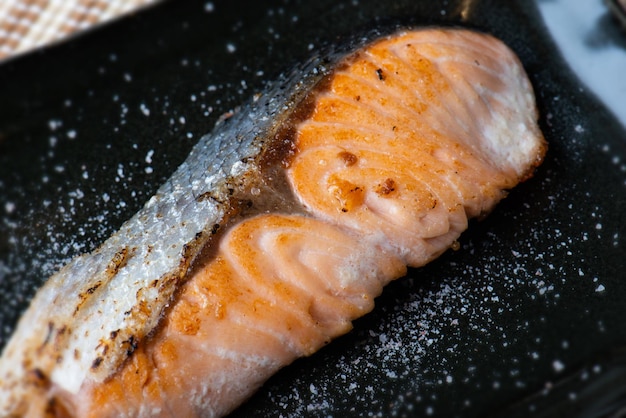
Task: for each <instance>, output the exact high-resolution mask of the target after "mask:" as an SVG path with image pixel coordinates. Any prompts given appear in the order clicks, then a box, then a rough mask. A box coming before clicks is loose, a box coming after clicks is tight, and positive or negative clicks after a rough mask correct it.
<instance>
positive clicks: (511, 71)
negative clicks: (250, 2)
mask: <svg viewBox="0 0 626 418" xmlns="http://www.w3.org/2000/svg"><path fill="white" fill-rule="evenodd" d="M537 120H538V114H537V110H536V106H535V98H534V94H533V90H532V87H531V84H530V82H529V80H528V78H527V76H526V74H525V72H524V69H523V67H522V65H521V63H520V62H519V60H518V59H517V57H516V56H515V54H514V53H513V52H512V51H511V50H510V49H509V48H508V47H506V46H505V45H504V44H503V43H502V42H500V41H499V40H497V39H495V38H494V37H492V36H489V35H486V34H481V33H478V32H475V31H470V30H465V29H459V28H448V29H438V28H421V29H415V30H413V29H412V30H400V31H397V32H394V33H392V34H390V35H386V36H381V37H378V38H376V39H373V40H371V39H370V40H369V41H365V40H363V41H362V42H361V44H360V45H358V46H357V47H354V49H353V50H352V51H341V52H340V51H339V50H337V51H335V52H330V53H328V54H327V55H325V56H323V57H319V58H317V59H313V60H311V61H310V62H309V63H307V64H306V65H303V66H302V67H300V68H298V69H297V71H293V72H291V73H290V74H288V75H286V76H284V77H282V78H281V79H280V80H278V82H277V83H275V84H274V85H272V86H270V87H268V88H267V90H266V91H264V92H263V93H260V94H257V95H255V96H254V97H253V98H252V99H251V100H250V101H249V102H248V103H246V104H245V105H243V106H242V107H241V109H239V110H238V111H237V112H236V113H235V114H234V115H233V116H232V117H230V118H228V119H225V120H223V121H221V122H220V123H218V125H217V126H216V128H215V129H214V131H213V132H212V133H210V134H208V135H206V136H204V137H203V138H202V139H201V140H200V142H199V143H198V144H197V145H196V146H195V148H194V149H193V150H192V152H191V154H190V155H189V157H188V159H187V160H186V161H185V162H184V163H183V164H182V165H181V166H180V167H179V168H178V170H177V171H176V172H175V173H174V174H173V176H172V177H171V178H170V179H169V180H168V181H167V182H166V183H165V184H164V185H163V186H162V187H161V188H160V189H159V190H158V192H157V193H156V195H155V196H154V197H152V198H151V199H150V200H149V201H148V202H147V203H146V205H145V206H144V207H143V208H142V209H141V210H140V211H139V212H138V213H137V214H136V215H135V216H133V217H132V218H131V219H130V220H128V221H127V222H126V223H125V224H124V225H123V226H122V228H121V229H120V230H119V231H118V232H117V233H115V234H114V235H113V236H111V237H110V238H109V239H108V240H107V241H106V242H105V243H104V244H102V246H101V247H99V248H98V249H97V250H95V251H94V252H93V253H91V254H85V255H82V256H80V257H78V258H76V259H75V260H73V261H72V262H71V263H69V264H68V265H67V266H65V267H64V268H62V269H61V270H60V271H59V272H58V273H56V274H55V275H53V276H52V277H51V278H50V279H49V280H48V281H47V283H46V284H45V285H44V286H43V287H42V289H40V291H39V292H38V293H37V295H36V296H35V298H34V299H33V301H32V303H31V306H30V308H29V309H28V310H27V312H26V313H25V314H24V315H23V317H22V319H21V320H20V322H19V324H18V327H17V329H16V331H15V333H14V335H13V337H12V339H11V340H10V342H9V343H8V345H7V346H6V347H5V350H4V352H3V354H2V358H1V360H0V414H1V415H2V416H33V417H38V416H46V415H47V416H59V417H61V416H62V417H66V416H67V417H135V416H141V417H148V416H166V417H175V416H177V417H180V416H184V417H211V416H221V415H224V414H227V413H228V412H230V411H232V410H233V409H234V408H235V407H237V406H238V405H239V404H240V403H241V402H243V401H244V400H245V399H247V398H248V397H249V396H250V395H251V394H252V393H253V392H254V391H255V390H256V389H257V388H258V387H259V386H260V385H262V384H263V382H264V381H265V380H266V379H267V378H269V377H270V376H271V375H272V374H273V373H275V372H276V371H277V370H278V369H280V368H281V367H284V366H285V365H287V364H289V363H291V362H292V361H293V360H295V359H296V358H298V357H301V356H307V355H310V354H312V353H314V352H315V351H316V350H318V349H319V348H320V347H322V346H323V345H325V344H327V343H328V342H329V341H331V340H332V339H333V338H335V337H337V336H339V335H342V334H344V333H346V332H348V331H349V330H350V329H351V326H352V325H351V324H352V321H353V320H354V319H356V318H358V317H360V316H362V315H364V314H366V313H367V312H369V311H370V310H371V309H372V308H373V305H374V299H375V297H376V296H378V295H379V294H380V293H381V291H382V288H383V286H384V285H385V284H387V283H388V282H389V281H391V280H394V279H396V278H399V277H402V276H403V275H404V274H405V273H406V269H407V266H411V267H417V266H422V265H424V264H426V263H428V262H429V261H431V260H433V259H434V258H436V257H437V256H439V255H440V254H442V253H443V252H444V251H446V250H447V249H448V248H450V247H451V246H454V245H455V243H456V240H457V239H458V237H459V235H460V234H461V233H462V232H463V231H464V230H465V229H466V228H467V226H468V219H470V218H473V217H482V216H485V215H486V214H487V213H489V212H490V211H491V210H492V209H493V208H494V206H495V205H496V204H497V203H498V202H499V201H500V200H501V199H502V198H504V197H505V196H506V193H507V190H509V189H511V188H512V187H514V186H515V185H516V184H518V183H519V182H520V181H523V180H525V179H527V178H529V177H530V176H531V175H532V174H533V172H534V169H535V168H536V167H537V166H538V165H539V164H540V163H541V161H542V159H543V156H544V153H545V151H546V144H545V141H544V139H543V136H542V134H541V132H540V129H539V127H538V125H537Z"/></svg>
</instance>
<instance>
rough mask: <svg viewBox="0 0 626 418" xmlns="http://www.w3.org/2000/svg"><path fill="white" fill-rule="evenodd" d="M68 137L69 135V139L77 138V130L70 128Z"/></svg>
mask: <svg viewBox="0 0 626 418" xmlns="http://www.w3.org/2000/svg"><path fill="white" fill-rule="evenodd" d="M67 137H68V138H69V139H74V138H76V131H75V130H74V129H72V130H70V131H67Z"/></svg>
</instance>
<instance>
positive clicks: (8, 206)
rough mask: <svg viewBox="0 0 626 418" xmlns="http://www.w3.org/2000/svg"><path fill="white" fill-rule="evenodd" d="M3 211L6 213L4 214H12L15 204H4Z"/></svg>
mask: <svg viewBox="0 0 626 418" xmlns="http://www.w3.org/2000/svg"><path fill="white" fill-rule="evenodd" d="M4 210H5V211H6V213H13V211H15V203H13V202H7V203H5V204H4Z"/></svg>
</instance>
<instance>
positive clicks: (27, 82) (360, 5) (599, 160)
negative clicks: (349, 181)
mask: <svg viewBox="0 0 626 418" xmlns="http://www.w3.org/2000/svg"><path fill="white" fill-rule="evenodd" d="M259 3H260V2H249V3H244V2H236V1H231V2H227V1H224V2H218V1H216V2H206V1H186V2H179V1H171V2H164V3H161V4H159V5H157V6H155V7H153V8H150V9H147V10H145V11H143V12H141V13H138V14H136V15H134V16H130V17H128V18H125V19H123V20H121V21H118V22H116V23H114V24H110V25H107V26H106V27H103V28H100V29H98V30H96V31H93V32H91V33H89V34H87V35H86V36H81V37H78V38H75V39H73V40H71V41H70V42H67V43H64V44H61V45H58V46H56V47H53V48H49V49H47V50H44V51H40V52H35V53H31V54H29V55H26V56H22V57H20V58H17V59H13V60H11V61H8V62H6V63H4V64H2V65H1V66H0V92H1V97H2V99H1V100H0V205H1V206H0V213H2V217H1V222H0V293H1V296H0V298H1V299H0V322H1V323H2V330H1V334H0V336H1V345H4V343H5V342H6V339H7V338H8V336H9V335H10V333H11V331H12V329H13V327H14V324H15V321H16V320H17V318H18V316H19V314H20V312H22V311H23V309H25V308H26V306H27V303H28V300H29V299H30V297H32V295H33V293H34V291H35V289H36V288H37V287H38V286H40V285H41V283H43V281H44V280H45V278H46V277H48V276H49V275H50V274H51V273H52V272H53V271H54V270H55V269H57V268H58V267H59V266H60V265H61V264H63V263H65V262H67V260H69V259H70V258H71V257H72V256H74V255H77V254H79V253H81V252H84V251H89V250H92V249H93V248H94V247H96V246H97V245H98V244H99V243H100V242H102V241H103V240H104V239H105V238H106V237H107V236H108V235H109V234H110V233H112V232H113V231H114V230H116V229H117V228H118V227H119V226H120V224H121V223H122V222H123V221H124V220H125V219H127V218H129V217H130V216H131V215H132V214H133V213H134V212H136V211H137V210H138V209H139V208H140V206H141V205H142V204H143V202H144V201H146V200H147V199H148V198H149V196H150V195H151V194H152V193H153V192H154V191H155V190H156V188H157V187H158V186H159V184H161V183H162V182H163V181H164V180H165V179H166V178H167V177H168V176H169V175H170V174H171V173H172V172H173V170H174V169H175V168H176V167H177V166H178V164H180V163H181V162H182V161H183V159H184V158H185V157H186V155H187V153H188V151H189V150H190V148H191V146H192V145H193V143H194V142H195V141H196V140H197V139H198V138H199V137H200V136H201V135H202V134H204V133H206V132H208V131H210V130H211V128H212V126H213V124H214V123H215V121H216V119H217V118H218V117H219V115H220V114H222V113H224V112H226V111H228V110H230V109H232V108H234V107H235V106H237V104H239V103H241V102H243V101H244V100H245V98H247V97H248V96H250V95H251V94H253V93H254V92H255V91H257V90H259V89H261V88H262V86H263V83H264V81H265V80H269V79H273V78H275V77H276V75H277V74H278V73H279V72H280V71H281V70H285V69H287V68H288V67H289V66H291V65H292V64H293V63H296V62H300V61H302V60H304V59H306V57H307V56H309V55H310V54H311V50H316V49H318V48H319V47H320V46H321V45H323V44H328V43H333V42H341V41H342V40H345V39H347V38H349V37H351V36H353V34H354V33H358V32H359V31H365V30H368V29H371V28H372V27H376V26H387V27H388V26H389V25H439V24H444V25H450V24H454V25H462V26H468V27H472V28H476V29H480V30H484V31H487V32H490V33H493V34H494V35H496V36H497V37H499V38H501V39H503V40H504V41H505V42H506V43H507V44H508V45H510V46H511V47H512V48H513V49H514V50H515V51H516V52H517V53H518V54H519V56H520V58H521V60H522V62H523V64H524V66H525V68H526V69H527V71H528V73H529V75H530V78H531V80H532V82H533V84H534V86H535V89H536V92H537V100H538V104H539V108H540V111H541V125H542V128H543V130H544V133H545V136H546V138H547V140H548V141H549V143H550V150H549V153H548V156H547V159H546V162H545V164H544V165H543V166H542V167H541V168H540V169H539V171H538V172H537V174H536V176H535V178H534V179H532V180H531V181H529V182H527V183H525V184H523V185H522V186H520V187H519V188H517V189H515V190H514V191H513V192H512V193H511V194H510V196H509V198H508V199H506V200H505V201H504V202H503V203H502V204H501V205H500V206H499V207H498V208H497V209H496V211H495V212H494V213H493V214H492V215H491V216H490V217H489V218H488V219H487V220H485V221H483V222H479V223H478V222H477V223H473V224H472V225H471V229H470V231H469V232H468V233H467V234H465V235H464V237H463V239H462V242H461V244H462V246H461V249H460V250H459V251H456V252H448V253H446V254H445V255H444V256H443V257H441V258H440V259H439V260H438V261H436V262H434V263H432V264H431V265H429V266H427V267H425V268H422V269H419V270H413V271H411V272H410V274H409V277H407V278H405V279H402V280H399V281H397V282H395V283H393V284H392V285H390V286H389V287H388V288H387V289H386V290H385V293H384V295H383V296H382V297H381V298H380V299H379V300H378V302H377V308H376V309H375V311H374V312H373V313H372V314H370V315H369V316H367V317H365V318H364V319H362V320H359V321H357V322H356V324H355V330H354V331H353V332H352V333H350V334H348V335H346V336H344V337H342V338H340V339H339V340H337V341H335V342H334V343H332V344H330V345H329V346H328V347H327V348H325V349H323V350H321V351H320V352H319V353H317V354H316V355H314V356H312V357H310V358H307V359H303V360H300V361H297V362H296V363H295V364H293V365H292V366H290V367H288V368H286V369H284V370H283V371H282V372H280V373H279V374H278V375H276V376H275V377H274V378H272V379H271V380H270V381H269V382H268V383H267V385H265V386H264V387H263V388H262V389H261V391H260V392H259V393H258V394H257V395H255V396H254V397H253V398H252V399H251V400H250V401H249V402H248V403H246V404H245V405H244V406H242V407H241V408H240V409H239V410H238V411H236V412H235V413H234V416H241V417H244V416H252V415H254V416H302V415H310V416H326V415H337V416H340V415H347V416H353V415H361V416H393V415H398V416H400V415H432V416H485V415H493V416H527V415H528V412H529V411H534V412H535V414H536V415H544V416H553V415H562V416H576V415H579V416H599V415H602V414H605V413H606V414H608V413H611V412H614V411H617V410H618V409H619V407H621V406H622V404H623V403H624V401H625V400H626V385H624V383H625V382H624V381H625V380H626V355H625V354H624V349H623V347H625V346H626V321H624V319H623V318H624V315H625V314H626V303H624V301H625V300H626V283H623V281H624V279H626V277H625V274H624V272H623V268H624V267H625V264H626V263H625V262H624V260H625V257H624V256H625V255H626V254H625V251H624V249H625V243H624V240H625V239H626V215H625V214H626V186H625V182H626V165H625V162H626V132H624V130H623V128H621V126H620V125H619V124H618V123H617V122H616V121H615V120H614V119H613V118H612V116H610V114H609V112H607V110H606V109H605V108H603V107H602V106H601V105H600V104H599V102H598V101H597V100H596V99H595V98H594V97H592V95H591V94H589V93H587V92H586V91H585V89H583V88H582V87H583V86H581V85H580V83H579V82H578V81H577V80H576V78H575V77H573V76H572V75H571V73H570V72H569V70H568V69H567V66H566V65H565V64H564V63H563V62H562V60H561V58H560V56H559V53H558V51H557V49H556V47H555V46H554V45H553V43H552V41H551V39H550V37H549V35H548V34H547V32H546V30H545V28H544V27H543V25H542V23H541V20H540V17H539V14H538V12H537V10H536V8H535V6H534V5H533V4H531V3H530V2H528V1H524V0H517V1H507V2H503V1H484V0H474V1H472V0H449V1H442V2H432V1H426V0H424V1H414V0H406V1H392V2H386V1H369V0H354V1H349V2H336V1H330V0H317V1H315V2H311V1H282V0H273V1H268V2H264V4H263V5H260V4H259Z"/></svg>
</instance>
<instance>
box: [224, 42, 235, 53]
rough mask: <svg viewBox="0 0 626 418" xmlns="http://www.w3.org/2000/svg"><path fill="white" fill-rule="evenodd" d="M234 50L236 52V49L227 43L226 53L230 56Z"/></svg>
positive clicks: (230, 43)
mask: <svg viewBox="0 0 626 418" xmlns="http://www.w3.org/2000/svg"><path fill="white" fill-rule="evenodd" d="M236 50H237V47H236V46H235V44H233V43H232V42H229V43H227V44H226V51H228V52H229V53H231V54H232V53H233V52H235V51H236Z"/></svg>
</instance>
